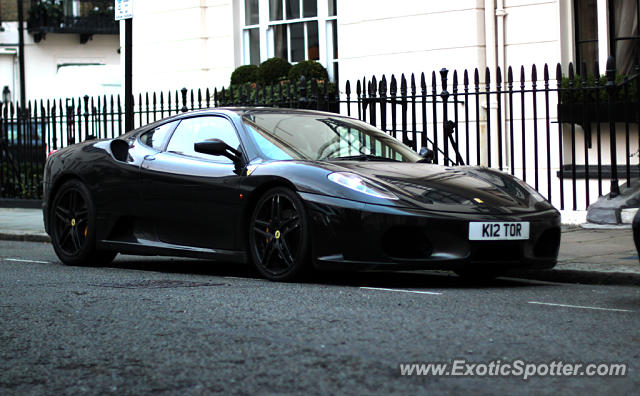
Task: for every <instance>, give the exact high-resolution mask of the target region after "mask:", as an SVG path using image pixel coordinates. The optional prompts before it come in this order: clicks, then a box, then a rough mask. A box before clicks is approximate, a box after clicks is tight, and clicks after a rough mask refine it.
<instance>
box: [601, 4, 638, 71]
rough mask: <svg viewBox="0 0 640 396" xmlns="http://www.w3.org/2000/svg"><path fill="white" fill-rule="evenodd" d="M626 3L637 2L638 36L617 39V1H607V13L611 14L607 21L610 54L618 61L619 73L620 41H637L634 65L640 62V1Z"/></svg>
mask: <svg viewBox="0 0 640 396" xmlns="http://www.w3.org/2000/svg"><path fill="white" fill-rule="evenodd" d="M618 1H619V0H618ZM626 1H635V3H636V18H637V20H636V21H637V22H636V34H635V35H631V36H622V37H617V36H616V19H615V15H616V12H615V5H616V0H607V11H608V14H609V15H608V20H607V22H608V23H609V32H608V33H609V53H610V54H611V55H612V56H613V57H614V58H615V59H616V69H618V70H617V72H618V73H620V72H621V71H620V70H619V64H618V58H617V56H616V47H617V45H616V44H617V43H618V42H619V41H626V40H630V41H633V40H635V41H636V54H635V56H636V59H635V60H634V63H636V64H637V63H638V62H640V59H638V57H640V0H626ZM629 74H630V73H629Z"/></svg>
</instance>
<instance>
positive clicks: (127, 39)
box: [124, 18, 133, 132]
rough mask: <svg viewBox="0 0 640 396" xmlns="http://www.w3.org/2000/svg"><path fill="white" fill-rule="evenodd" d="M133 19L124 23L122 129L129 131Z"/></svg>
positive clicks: (130, 128)
mask: <svg viewBox="0 0 640 396" xmlns="http://www.w3.org/2000/svg"><path fill="white" fill-rule="evenodd" d="M132 25H133V19H132V18H128V19H126V20H125V21H124V32H125V33H124V129H125V131H127V132H128V131H130V130H132V129H133V90H132V87H131V85H132V77H131V75H132V69H133V65H132V58H133V56H132V53H131V47H132V43H131V42H132V36H133V34H132V33H133V32H132V30H133V26H132Z"/></svg>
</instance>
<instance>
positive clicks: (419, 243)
mask: <svg viewBox="0 0 640 396" xmlns="http://www.w3.org/2000/svg"><path fill="white" fill-rule="evenodd" d="M382 250H383V251H384V253H385V254H386V255H387V256H388V257H391V258H398V259H425V258H428V257H429V256H431V254H432V253H433V245H432V244H431V242H430V241H429V238H427V236H426V235H425V232H424V230H423V229H422V228H420V227H393V228H390V229H389V230H388V231H387V232H386V233H385V234H384V236H383V237H382Z"/></svg>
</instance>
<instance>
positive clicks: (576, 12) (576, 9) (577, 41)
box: [573, 0, 600, 74]
mask: <svg viewBox="0 0 640 396" xmlns="http://www.w3.org/2000/svg"><path fill="white" fill-rule="evenodd" d="M580 1H581V0H574V1H573V21H574V26H573V28H574V42H573V45H574V48H575V65H574V66H575V70H576V74H581V69H582V63H583V62H584V63H585V64H586V67H587V70H591V69H592V68H594V67H595V62H596V61H598V54H599V52H598V51H599V36H600V32H599V31H598V12H597V8H596V9H595V10H594V11H595V17H596V24H595V27H596V37H595V38H594V39H582V38H581V37H580V30H581V29H580V28H581V26H580V21H581V18H580V10H581V4H580ZM588 43H595V59H593V60H592V61H585V60H584V59H583V54H582V51H581V46H582V44H588Z"/></svg>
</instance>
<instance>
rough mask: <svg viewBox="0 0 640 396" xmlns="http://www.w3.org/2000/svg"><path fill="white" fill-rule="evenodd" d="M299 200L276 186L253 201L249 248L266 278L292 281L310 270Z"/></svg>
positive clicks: (303, 219) (306, 232)
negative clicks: (256, 200) (254, 204)
mask: <svg viewBox="0 0 640 396" xmlns="http://www.w3.org/2000/svg"><path fill="white" fill-rule="evenodd" d="M307 224H308V223H307V216H306V213H305V210H304V205H303V203H302V200H300V198H298V196H297V194H296V193H295V192H293V191H292V190H290V189H288V188H284V187H276V188H273V189H271V190H269V191H267V192H266V193H265V194H264V195H263V196H262V197H261V198H260V199H259V200H258V202H257V203H256V206H255V208H254V210H253V214H252V216H251V220H250V221H249V250H250V254H251V259H252V260H253V263H254V265H255V267H256V269H257V270H258V271H259V272H260V273H261V274H262V275H263V276H264V277H265V278H267V279H269V280H273V281H291V280H294V279H296V278H300V276H301V275H303V273H305V272H307V271H308V270H309V267H310V266H309V252H310V247H309V244H310V243H309V231H308V225H307Z"/></svg>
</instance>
